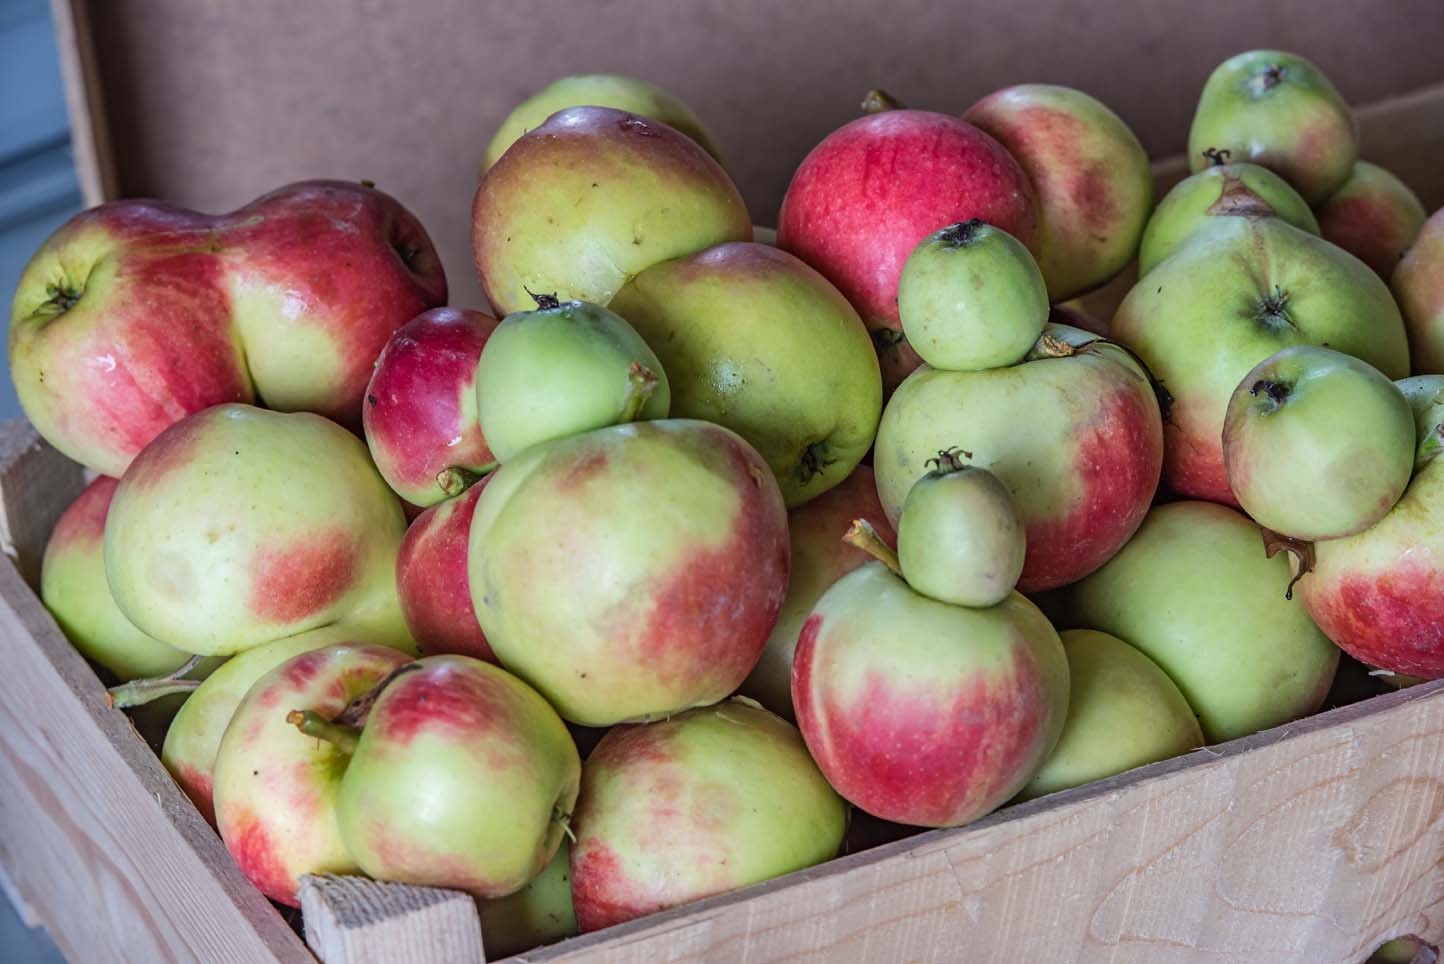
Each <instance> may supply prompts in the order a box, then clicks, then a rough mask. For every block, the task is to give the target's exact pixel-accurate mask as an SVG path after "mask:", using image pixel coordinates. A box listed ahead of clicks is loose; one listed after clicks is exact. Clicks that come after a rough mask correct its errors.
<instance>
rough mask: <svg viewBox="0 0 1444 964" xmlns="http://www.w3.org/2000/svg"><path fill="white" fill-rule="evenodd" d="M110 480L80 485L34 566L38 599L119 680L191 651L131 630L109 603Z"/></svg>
mask: <svg viewBox="0 0 1444 964" xmlns="http://www.w3.org/2000/svg"><path fill="white" fill-rule="evenodd" d="M116 485H117V482H116V480H115V479H111V478H106V477H105V476H101V477H100V478H97V479H96V480H95V481H94V482H91V483H90V484H89V485H88V486H86V487H85V491H84V492H82V493H80V496H79V497H78V498H76V500H75V501H74V502H72V503H71V504H70V507H69V508H68V509H66V510H65V511H64V512H63V513H62V514H61V516H60V518H59V519H58V520H57V521H56V523H55V528H54V529H53V530H52V531H51V533H50V541H49V542H47V543H46V544H45V556H44V558H43V559H42V560H41V564H40V598H41V599H42V600H43V601H44V602H45V608H46V609H49V610H50V614H51V615H52V616H54V617H55V621H56V622H57V623H59V624H60V628H61V629H62V630H63V631H64V632H65V638H66V639H69V640H70V643H71V645H72V646H74V647H75V648H76V649H77V650H79V651H80V654H81V655H82V656H84V657H85V658H86V659H88V660H90V661H91V662H94V663H99V664H100V665H101V666H104V667H105V668H106V669H108V670H110V671H111V672H112V673H114V674H115V675H116V677H117V678H119V679H121V680H131V679H138V678H141V677H149V676H164V675H165V674H167V673H170V672H173V671H174V670H177V669H179V668H180V667H181V666H182V665H183V664H184V663H185V662H186V660H188V659H190V658H191V654H190V653H187V652H183V651H181V650H179V649H176V648H174V647H172V646H167V645H166V644H165V643H162V642H161V641H160V640H158V639H154V638H152V637H150V636H147V635H146V634H145V633H143V632H141V631H140V630H139V629H136V628H135V624H134V623H132V622H131V621H130V620H129V619H126V618H125V614H123V613H122V612H121V611H120V609H119V608H118V607H117V606H116V605H115V597H113V596H112V595H111V594H110V585H109V583H107V582H106V581H105V558H104V556H103V555H102V552H101V549H102V546H103V544H104V539H105V518H106V516H107V514H108V513H109V511H110V500H111V498H112V497H113V496H114V495H115V487H116Z"/></svg>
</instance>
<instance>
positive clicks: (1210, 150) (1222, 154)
mask: <svg viewBox="0 0 1444 964" xmlns="http://www.w3.org/2000/svg"><path fill="white" fill-rule="evenodd" d="M1202 153H1203V159H1204V160H1205V161H1208V166H1209V167H1223V165H1225V164H1227V163H1228V159H1229V156H1230V155H1232V154H1233V151H1230V150H1229V149H1228V148H1226V147H1225V148H1219V147H1205V148H1204V149H1203V152H1202Z"/></svg>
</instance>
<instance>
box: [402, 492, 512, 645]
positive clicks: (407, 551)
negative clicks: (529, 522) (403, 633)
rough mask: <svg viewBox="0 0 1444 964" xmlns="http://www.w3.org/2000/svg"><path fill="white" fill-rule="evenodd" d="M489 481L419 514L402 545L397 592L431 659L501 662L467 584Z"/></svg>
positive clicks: (415, 634)
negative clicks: (449, 656)
mask: <svg viewBox="0 0 1444 964" xmlns="http://www.w3.org/2000/svg"><path fill="white" fill-rule="evenodd" d="M491 478H492V477H491V476H490V475H488V476H486V477H485V478H484V479H482V480H481V481H480V482H478V483H477V484H476V485H473V486H472V487H471V488H469V489H467V490H466V491H465V492H463V493H461V495H458V496H455V497H453V498H450V499H447V500H446V501H445V502H442V503H440V504H438V505H434V506H432V507H431V508H429V509H427V510H426V511H425V512H423V513H421V515H419V516H417V517H416V519H415V521H413V522H412V523H411V525H410V526H409V527H408V528H407V530H406V537H405V538H404V539H402V540H401V549H400V551H399V552H398V553H397V555H396V593H397V596H398V597H399V598H400V601H401V614H402V616H404V617H405V619H406V628H407V629H408V630H410V631H411V635H412V636H413V637H415V639H416V644H417V645H418V646H419V647H420V648H421V651H422V652H423V653H426V654H427V655H434V654H437V653H459V654H460V655H463V656H475V657H476V658H477V659H484V660H486V661H487V662H489V663H495V662H496V661H497V660H496V655H495V654H494V653H493V652H492V651H491V646H490V645H488V644H487V641H486V634H485V633H483V632H482V631H481V624H480V623H479V622H477V620H476V608H475V607H474V606H473V605H472V604H471V588H470V583H469V582H468V579H467V558H468V557H467V552H468V546H469V545H470V540H471V520H472V518H473V517H474V515H475V514H476V502H477V499H479V498H480V497H481V493H482V490H483V489H485V488H486V485H487V483H488V482H490V481H491Z"/></svg>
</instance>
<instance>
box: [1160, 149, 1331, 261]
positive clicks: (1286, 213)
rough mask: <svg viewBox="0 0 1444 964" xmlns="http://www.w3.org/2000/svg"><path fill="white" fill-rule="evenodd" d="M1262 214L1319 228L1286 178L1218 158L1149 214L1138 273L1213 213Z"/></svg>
mask: <svg viewBox="0 0 1444 964" xmlns="http://www.w3.org/2000/svg"><path fill="white" fill-rule="evenodd" d="M1249 214H1252V215H1255V216H1259V215H1264V216H1272V217H1276V218H1279V219H1280V220H1283V221H1287V222H1288V223H1289V224H1292V225H1293V226H1294V227H1296V228H1298V229H1299V230H1300V231H1307V232H1308V233H1309V234H1318V233H1319V222H1318V221H1317V220H1315V218H1314V212H1313V211H1312V210H1310V208H1309V205H1308V203H1307V202H1306V201H1304V199H1303V198H1301V197H1299V192H1298V191H1295V190H1294V189H1293V188H1292V187H1290V186H1289V182H1288V181H1285V180H1284V179H1283V178H1281V177H1279V176H1278V175H1277V174H1275V173H1274V172H1273V171H1270V170H1269V169H1268V168H1266V167H1260V166H1259V165H1257V164H1226V163H1218V164H1214V165H1212V166H1211V167H1205V168H1204V169H1203V170H1201V171H1199V172H1198V173H1197V174H1192V175H1190V176H1188V177H1186V178H1184V179H1183V180H1181V181H1179V182H1178V183H1177V184H1175V185H1174V186H1173V187H1172V188H1171V189H1170V190H1169V192H1168V193H1167V194H1165V195H1164V196H1163V200H1162V201H1159V202H1158V207H1156V208H1155V209H1154V210H1153V214H1152V215H1151V216H1150V217H1149V218H1148V226H1147V227H1146V228H1144V230H1143V241H1142V242H1141V243H1140V245H1139V247H1138V274H1139V276H1140V277H1141V276H1143V275H1146V274H1148V272H1150V271H1152V270H1153V269H1154V268H1156V267H1157V266H1158V263H1159V262H1161V261H1162V260H1163V259H1164V258H1167V257H1168V256H1169V255H1171V254H1173V252H1175V251H1177V250H1178V249H1179V248H1180V247H1182V246H1183V244H1184V242H1185V241H1187V240H1188V239H1189V238H1191V237H1193V235H1194V234H1195V233H1197V232H1198V231H1199V229H1200V228H1203V227H1205V226H1207V225H1209V224H1212V223H1214V219H1215V218H1216V217H1227V216H1230V215H1234V216H1242V215H1249Z"/></svg>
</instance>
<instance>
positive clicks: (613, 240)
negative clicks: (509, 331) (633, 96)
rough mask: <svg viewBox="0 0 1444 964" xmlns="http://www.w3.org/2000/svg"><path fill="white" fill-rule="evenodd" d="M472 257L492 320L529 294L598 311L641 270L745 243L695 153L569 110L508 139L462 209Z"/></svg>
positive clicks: (597, 112) (657, 135)
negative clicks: (468, 222) (468, 221)
mask: <svg viewBox="0 0 1444 964" xmlns="http://www.w3.org/2000/svg"><path fill="white" fill-rule="evenodd" d="M471 218H472V235H471V239H472V254H473V255H474V257H475V259H476V269H477V271H478V272H479V273H480V275H481V286H482V289H483V290H484V291H485V292H486V297H487V300H488V301H489V302H490V303H491V306H492V308H494V309H495V310H496V311H499V312H502V313H503V314H510V313H512V312H515V311H522V310H525V309H528V308H530V307H532V295H533V293H535V294H538V295H542V294H547V295H552V296H553V297H555V298H557V299H559V300H561V301H591V302H595V303H596V304H599V305H605V304H606V303H607V302H609V301H611V300H612V295H614V294H616V293H617V291H618V289H620V288H621V287H622V285H624V284H626V283H627V281H628V280H630V279H631V278H632V277H634V276H635V275H636V274H638V273H639V272H640V271H642V270H643V269H645V268H648V267H650V266H651V265H654V264H656V263H657V262H658V261H666V260H667V259H668V258H679V257H682V256H683V255H687V254H692V253H693V252H695V251H701V250H702V249H703V248H706V247H709V246H711V245H714V244H719V243H721V242H723V241H750V240H751V239H752V219H751V217H750V216H749V215H748V214H747V208H746V206H745V205H744V204H743V203H742V195H740V194H739V193H737V187H736V185H734V184H733V183H732V180H731V179H730V178H729V177H728V176H727V172H726V171H724V170H722V168H721V166H720V165H719V164H718V163H717V162H716V161H715V160H713V158H712V157H711V155H709V154H708V153H707V152H706V151H704V150H703V149H702V148H701V147H699V146H698V145H697V142H696V141H694V140H692V139H691V138H690V137H687V136H686V135H685V134H679V133H678V132H677V131H675V130H673V129H672V128H670V127H668V126H667V125H666V124H663V123H661V122H659V121H654V120H648V119H647V118H645V117H639V116H638V115H636V114H629V113H627V112H625V111H620V110H615V109H613V108H610V107H572V108H568V109H566V110H562V111H558V112H557V113H555V114H553V115H551V117H549V118H547V120H546V122H545V123H543V124H542V125H541V126H539V127H537V128H535V129H534V130H532V131H530V132H528V133H527V134H524V135H523V136H522V137H520V138H518V139H517V141H516V143H514V144H512V146H511V147H510V148H509V149H508V150H507V152H506V154H504V155H503V156H502V158H501V159H500V160H498V161H497V162H496V164H495V165H494V166H493V167H492V168H491V169H490V170H488V171H487V172H486V174H485V176H483V177H482V179H481V184H480V186H478V188H477V191H476V198H475V200H474V202H473V204H472V209H471Z"/></svg>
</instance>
